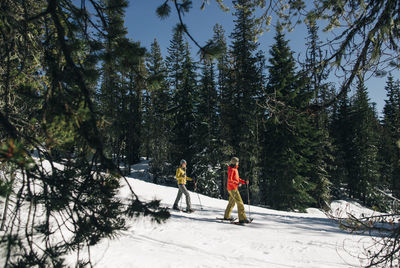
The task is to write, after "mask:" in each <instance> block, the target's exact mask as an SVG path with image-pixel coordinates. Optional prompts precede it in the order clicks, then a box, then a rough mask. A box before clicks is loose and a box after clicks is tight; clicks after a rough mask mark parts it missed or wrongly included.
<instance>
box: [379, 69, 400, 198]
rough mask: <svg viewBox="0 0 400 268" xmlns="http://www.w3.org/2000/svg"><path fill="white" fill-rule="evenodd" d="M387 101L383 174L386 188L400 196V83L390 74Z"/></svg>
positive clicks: (383, 125) (381, 150)
mask: <svg viewBox="0 0 400 268" xmlns="http://www.w3.org/2000/svg"><path fill="white" fill-rule="evenodd" d="M385 89H386V91H387V98H388V99H387V100H386V101H385V102H386V104H385V107H384V109H383V120H382V127H383V130H382V134H383V135H382V139H381V144H380V153H379V156H380V160H381V163H382V168H381V174H382V180H383V182H384V183H385V186H386V187H387V188H389V189H392V191H393V194H394V195H395V196H396V197H399V196H400V81H399V80H397V81H394V78H393V76H392V75H391V74H390V75H389V76H388V80H387V82H386V87H385Z"/></svg>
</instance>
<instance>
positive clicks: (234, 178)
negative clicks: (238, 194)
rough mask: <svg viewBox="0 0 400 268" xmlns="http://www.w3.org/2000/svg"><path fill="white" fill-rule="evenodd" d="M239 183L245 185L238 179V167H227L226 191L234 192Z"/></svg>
mask: <svg viewBox="0 0 400 268" xmlns="http://www.w3.org/2000/svg"><path fill="white" fill-rule="evenodd" d="M239 183H241V184H246V182H245V181H244V180H242V179H241V178H239V171H238V166H235V167H233V166H232V165H231V166H229V167H228V185H227V188H228V191H231V190H236V189H237V188H238V187H239Z"/></svg>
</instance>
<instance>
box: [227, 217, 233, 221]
mask: <svg viewBox="0 0 400 268" xmlns="http://www.w3.org/2000/svg"><path fill="white" fill-rule="evenodd" d="M224 220H225V221H234V220H235V218H233V217H229V218H225V217H224Z"/></svg>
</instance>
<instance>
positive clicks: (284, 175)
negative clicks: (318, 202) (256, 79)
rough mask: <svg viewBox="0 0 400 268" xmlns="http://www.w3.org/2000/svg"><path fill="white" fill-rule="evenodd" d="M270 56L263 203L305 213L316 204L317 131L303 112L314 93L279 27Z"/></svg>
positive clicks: (264, 146) (265, 127)
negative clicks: (313, 192)
mask: <svg viewBox="0 0 400 268" xmlns="http://www.w3.org/2000/svg"><path fill="white" fill-rule="evenodd" d="M270 55H271V58H270V59H269V62H270V65H269V66H268V70H269V77H268V84H267V87H266V92H265V93H266V98H270V99H272V100H273V102H274V104H273V105H274V107H268V108H269V109H268V110H266V111H265V117H266V118H265V120H266V122H265V125H264V134H263V147H262V148H263V155H262V159H263V162H262V163H263V178H262V181H263V182H262V183H263V189H262V190H263V201H264V202H265V203H266V204H268V205H271V206H272V207H274V208H277V209H285V210H294V209H298V210H301V211H302V210H304V209H305V208H306V207H307V206H309V205H310V204H311V203H312V202H314V200H313V198H312V196H311V195H310V191H311V190H313V189H314V188H315V184H314V183H313V182H312V181H311V180H310V177H309V176H310V173H311V171H312V168H313V165H312V163H311V156H312V155H313V153H314V152H315V149H316V147H315V144H313V142H312V141H313V139H314V138H315V132H314V128H313V126H312V120H311V117H310V116H309V115H308V114H307V113H305V112H304V110H302V109H303V108H304V107H306V106H307V105H308V103H309V101H310V100H311V94H310V92H309V91H307V90H306V88H305V86H304V83H303V81H302V80H301V79H300V78H299V77H298V76H297V74H296V71H295V62H294V59H293V55H292V52H291V51H290V49H289V47H288V41H286V40H285V39H284V35H283V33H282V32H281V31H280V29H279V28H278V29H277V33H276V36H275V44H274V45H273V46H272V48H271V50H270ZM278 106H279V107H278Z"/></svg>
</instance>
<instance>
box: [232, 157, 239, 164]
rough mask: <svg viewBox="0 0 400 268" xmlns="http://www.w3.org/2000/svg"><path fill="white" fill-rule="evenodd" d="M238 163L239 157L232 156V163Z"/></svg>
mask: <svg viewBox="0 0 400 268" xmlns="http://www.w3.org/2000/svg"><path fill="white" fill-rule="evenodd" d="M237 163H239V158H237V157H232V159H231V164H233V165H236V164H237Z"/></svg>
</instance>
